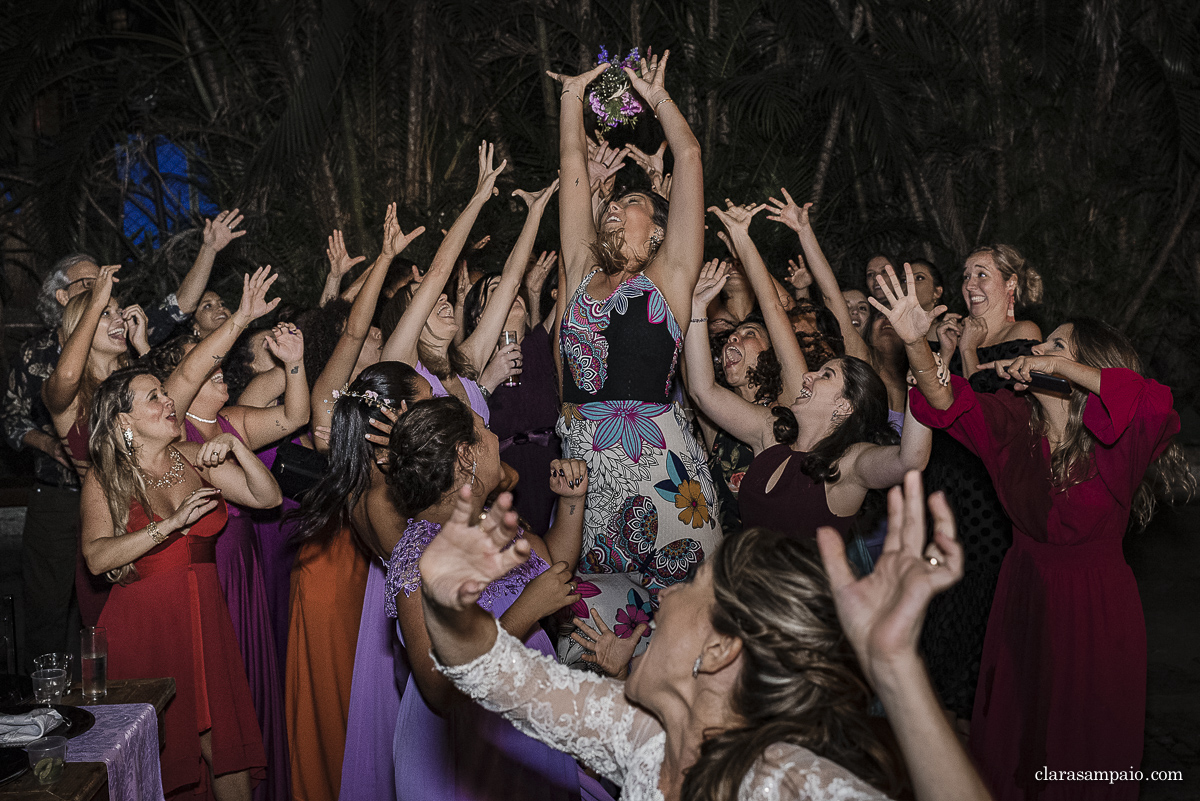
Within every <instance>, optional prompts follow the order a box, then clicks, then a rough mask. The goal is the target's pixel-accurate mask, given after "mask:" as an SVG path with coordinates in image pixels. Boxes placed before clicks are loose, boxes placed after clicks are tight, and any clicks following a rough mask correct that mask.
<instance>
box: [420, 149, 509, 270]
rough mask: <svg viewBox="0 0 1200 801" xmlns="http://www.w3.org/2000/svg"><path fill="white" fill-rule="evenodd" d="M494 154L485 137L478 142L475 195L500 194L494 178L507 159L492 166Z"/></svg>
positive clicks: (502, 168)
mask: <svg viewBox="0 0 1200 801" xmlns="http://www.w3.org/2000/svg"><path fill="white" fill-rule="evenodd" d="M495 154H496V146H495V145H493V144H492V143H490V142H488V141H487V140H486V139H485V140H484V141H483V142H481V143H480V145H479V183H477V184H476V185H475V197H482V198H484V199H487V198H490V197H492V196H493V195H498V194H500V190H499V189H497V188H496V179H497V178H498V177H500V173H502V172H504V168H505V167H507V166H508V159H505V160H504V161H502V162H500V166H499V167H494V166H492V161H493V160H494V159H495ZM397 252H399V251H397Z"/></svg>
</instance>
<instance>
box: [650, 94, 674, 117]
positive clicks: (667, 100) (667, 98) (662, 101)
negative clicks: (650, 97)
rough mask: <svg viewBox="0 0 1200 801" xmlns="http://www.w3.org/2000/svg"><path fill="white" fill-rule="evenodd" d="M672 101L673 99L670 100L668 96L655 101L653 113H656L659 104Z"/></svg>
mask: <svg viewBox="0 0 1200 801" xmlns="http://www.w3.org/2000/svg"><path fill="white" fill-rule="evenodd" d="M674 102H675V101H674V100H672V99H671V98H669V97H664V98H663V99H662V100H660V101H658V102H657V103H655V104H654V113H655V114H658V107H659V106H661V105H662V104H663V103H674Z"/></svg>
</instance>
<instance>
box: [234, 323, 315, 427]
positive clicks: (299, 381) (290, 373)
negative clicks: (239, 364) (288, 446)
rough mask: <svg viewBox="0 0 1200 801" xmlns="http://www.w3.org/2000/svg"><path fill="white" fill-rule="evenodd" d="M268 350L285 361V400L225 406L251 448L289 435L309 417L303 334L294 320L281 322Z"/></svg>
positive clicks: (269, 341) (274, 332)
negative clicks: (267, 404) (275, 402)
mask: <svg viewBox="0 0 1200 801" xmlns="http://www.w3.org/2000/svg"><path fill="white" fill-rule="evenodd" d="M267 350H269V351H271V355H273V356H274V357H275V358H276V359H278V360H279V361H280V362H282V363H283V374H284V376H285V381H286V383H285V385H284V390H283V403H282V404H280V405H278V406H261V407H256V406H234V407H232V408H231V409H227V410H225V411H226V414H225V416H226V418H227V419H228V420H229V421H230V422H231V423H233V424H234V425H235V426H237V429H238V432H239V433H241V435H242V438H243V439H245V440H246V444H247V445H248V446H250V450H258V449H259V448H262V447H264V446H266V445H269V444H271V443H272V442H275V441H276V440H278V439H281V438H283V437H286V436H287V435H288V434H291V433H292V432H293V431H295V430H296V429H298V428H300V427H301V426H303V425H304V424H305V423H307V422H308V418H309V403H308V379H307V378H306V377H305V375H304V335H303V334H302V333H300V329H299V328H297V327H296V326H294V325H292V324H291V323H280V324H279V325H277V326H275V330H274V331H272V332H271V334H270V335H269V336H268V337H267ZM239 417H240V418H241V419H240V420H239V419H238V418H239Z"/></svg>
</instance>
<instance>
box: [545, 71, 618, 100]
mask: <svg viewBox="0 0 1200 801" xmlns="http://www.w3.org/2000/svg"><path fill="white" fill-rule="evenodd" d="M606 69H608V62H603V63H601V64H598V65H596V66H595V67H592V68H591V69H590V70H588V71H587V72H584V73H581V74H579V75H564V74H563V73H559V72H551V71H550V70H546V74H547V75H549V76H550V77H551V78H553V79H554V80H556V81H558V82H559V83H561V84H562V95H560V96H561V97H565V96H566V95H568V94H570V95H572V96H574V97H576V98H578V99H579V102H580V103H582V102H583V93H584V92H585V91H587V87H588V84H589V83H591V82H592V81H594V80H596V78H598V77H600V73H602V72H604V71H605V70H606Z"/></svg>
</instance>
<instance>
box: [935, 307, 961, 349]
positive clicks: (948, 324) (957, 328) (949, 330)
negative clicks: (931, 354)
mask: <svg viewBox="0 0 1200 801" xmlns="http://www.w3.org/2000/svg"><path fill="white" fill-rule="evenodd" d="M935 333H936V334H937V338H938V343H939V345H940V350H941V354H942V358H943V359H949V358H950V355H951V354H952V353H954V351H955V349H957V348H958V342H959V338H960V337H961V336H962V333H963V326H962V315H961V314H953V313H951V314H947V315H946V316H945V317H943V318H942V321H941V322H940V323H938V324H937V329H935Z"/></svg>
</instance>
